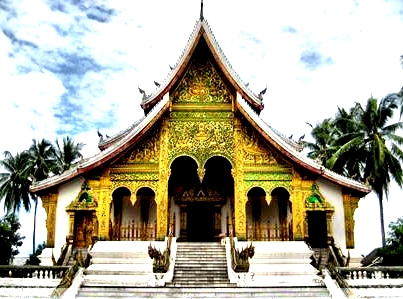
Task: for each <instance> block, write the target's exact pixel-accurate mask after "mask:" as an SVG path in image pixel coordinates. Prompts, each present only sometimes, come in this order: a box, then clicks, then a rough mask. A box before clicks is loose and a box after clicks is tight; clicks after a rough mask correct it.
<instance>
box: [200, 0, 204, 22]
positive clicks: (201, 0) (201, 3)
mask: <svg viewBox="0 0 403 299" xmlns="http://www.w3.org/2000/svg"><path fill="white" fill-rule="evenodd" d="M203 20H204V16H203V0H200V21H203Z"/></svg>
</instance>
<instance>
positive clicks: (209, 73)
mask: <svg viewBox="0 0 403 299" xmlns="http://www.w3.org/2000/svg"><path fill="white" fill-rule="evenodd" d="M232 99H233V96H232V95H231V92H230V91H229V89H228V88H227V86H226V85H225V84H224V82H223V81H222V79H221V77H220V76H219V74H218V73H217V71H216V70H215V67H214V65H213V63H212V62H211V60H209V59H208V60H207V61H203V62H202V61H197V60H193V61H192V62H191V63H190V67H189V69H188V70H187V72H186V74H185V76H184V77H183V79H182V81H181V82H180V83H179V85H178V87H177V89H176V90H175V91H174V92H173V94H172V102H173V103H192V102H193V103H194V102H199V103H231V102H232Z"/></svg>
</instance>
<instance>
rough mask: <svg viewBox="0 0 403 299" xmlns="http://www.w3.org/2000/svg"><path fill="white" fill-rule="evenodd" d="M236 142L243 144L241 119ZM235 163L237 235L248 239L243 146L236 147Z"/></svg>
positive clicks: (235, 136)
mask: <svg viewBox="0 0 403 299" xmlns="http://www.w3.org/2000/svg"><path fill="white" fill-rule="evenodd" d="M234 139H235V144H242V141H243V139H242V125H241V122H240V120H239V119H235V131H234ZM234 156H235V158H234V159H235V163H234V168H233V171H231V173H232V175H233V177H234V192H235V196H234V209H235V235H236V236H237V237H238V238H240V239H246V202H247V200H248V198H247V196H246V192H245V181H244V179H243V173H244V169H243V165H244V164H243V150H242V147H240V146H236V147H235V148H234Z"/></svg>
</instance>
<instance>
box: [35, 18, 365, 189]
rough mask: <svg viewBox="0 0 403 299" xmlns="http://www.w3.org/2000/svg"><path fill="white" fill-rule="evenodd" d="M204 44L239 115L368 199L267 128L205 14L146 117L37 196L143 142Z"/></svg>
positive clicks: (304, 164)
mask: <svg viewBox="0 0 403 299" xmlns="http://www.w3.org/2000/svg"><path fill="white" fill-rule="evenodd" d="M201 41H204V42H205V43H206V44H207V47H208V50H209V51H210V53H211V55H212V57H214V60H215V62H216V65H217V66H218V68H219V69H220V71H221V73H222V74H223V75H224V76H225V79H226V80H227V82H228V83H229V84H230V85H231V86H232V87H233V89H234V90H235V91H236V94H237V96H236V99H235V100H234V107H235V109H236V110H237V111H239V112H240V113H241V114H242V115H243V116H244V117H245V118H246V119H247V120H248V121H249V122H250V123H251V124H252V125H253V126H254V127H255V128H256V129H257V131H258V132H259V133H260V134H261V136H262V137H263V138H265V139H266V140H267V142H268V143H270V144H271V145H272V146H273V147H274V148H275V149H277V150H278V151H279V152H281V153H282V154H283V155H284V156H286V157H287V158H288V160H289V161H291V162H293V163H294V164H296V165H298V167H299V168H301V169H305V170H306V171H308V172H309V173H311V174H314V175H317V176H318V177H322V178H323V179H325V180H328V181H331V182H333V183H335V184H337V185H339V186H341V187H343V188H347V189H349V190H350V191H351V192H355V193H358V195H362V196H364V195H365V194H367V193H369V192H370V191H371V190H370V188H369V187H367V186H365V185H363V184H361V183H359V182H356V181H354V180H351V179H349V178H346V177H344V176H341V175H339V174H336V173H334V172H332V171H330V170H328V169H326V168H324V167H323V166H322V165H320V164H318V163H317V162H315V161H313V160H312V159H309V158H307V157H305V156H304V155H303V154H302V153H301V146H300V145H299V144H298V143H297V142H295V141H293V140H291V139H289V138H287V137H285V136H284V135H282V134H280V133H279V132H277V131H275V130H274V129H273V128H272V127H271V126H269V125H267V124H266V123H265V122H264V121H263V120H262V119H261V118H260V117H259V114H260V112H261V111H262V110H263V108H264V105H263V97H262V96H263V94H262V93H260V94H258V95H256V94H255V93H253V92H252V91H251V90H250V89H249V88H248V86H247V84H245V83H244V82H243V81H242V80H241V79H240V77H239V76H238V74H237V73H236V72H235V71H234V70H233V68H232V66H231V64H230V63H229V62H228V60H227V58H226V56H225V55H224V52H223V51H222V49H221V48H220V46H219V45H218V43H217V41H216V39H215V37H214V34H213V33H212V30H211V28H210V26H209V25H208V23H207V21H206V20H205V19H204V17H203V14H202V13H201V15H200V18H199V20H198V21H197V22H196V24H195V27H194V29H193V32H192V34H191V36H190V38H189V40H188V42H187V45H186V47H185V49H184V51H183V52H182V55H181V56H180V58H179V59H178V61H177V63H176V64H175V66H174V67H172V69H171V72H170V73H169V74H168V77H167V78H166V80H165V81H164V82H162V83H161V84H160V85H159V87H158V88H157V89H156V91H155V92H154V93H153V94H151V95H146V94H145V93H144V94H143V100H142V103H141V108H142V109H143V110H144V114H145V115H144V117H143V118H141V119H140V120H138V121H137V122H135V123H134V124H133V125H132V126H130V127H129V128H127V129H125V130H123V131H121V132H119V133H118V134H116V135H114V136H112V137H109V138H107V139H105V140H101V141H100V143H99V144H98V147H99V149H100V150H101V151H100V152H99V153H98V154H97V155H95V156H94V157H92V158H89V159H86V160H83V161H80V162H79V163H77V165H75V167H74V168H73V169H71V170H68V171H66V172H64V173H63V174H61V175H58V176H54V177H51V178H49V179H46V180H44V181H41V182H38V183H36V184H35V185H34V186H33V187H32V191H33V192H41V191H44V190H46V189H48V188H51V187H55V186H58V185H60V184H63V183H65V182H67V181H69V180H72V179H74V178H76V177H78V176H81V175H84V174H85V173H88V172H89V171H91V170H93V169H95V168H97V167H100V166H102V165H104V164H105V163H108V162H110V161H112V160H113V159H115V158H116V157H118V156H119V155H121V154H122V153H124V152H125V151H126V150H128V149H129V148H130V147H131V146H133V145H134V144H136V143H137V142H139V141H140V140H141V138H142V136H144V134H145V133H146V132H147V131H148V130H149V129H150V128H151V127H152V126H153V125H154V124H155V123H156V122H157V121H158V120H159V119H160V117H161V116H162V115H163V114H164V113H165V112H166V111H167V110H168V109H169V106H170V97H169V93H170V91H172V90H173V88H174V86H175V84H176V83H177V82H178V80H180V79H181V78H182V76H183V75H184V73H185V71H186V69H187V67H188V65H189V63H190V61H191V59H192V55H193V53H194V52H195V49H196V48H197V46H198V45H199V43H200V42H201Z"/></svg>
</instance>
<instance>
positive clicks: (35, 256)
mask: <svg viewBox="0 0 403 299" xmlns="http://www.w3.org/2000/svg"><path fill="white" fill-rule="evenodd" d="M45 248H46V243H45V242H43V243H42V244H39V245H38V247H37V248H36V250H35V252H33V253H32V254H30V255H29V258H28V259H27V260H26V261H25V265H36V266H37V265H39V264H40V263H41V260H40V259H39V256H40V255H41V254H42V251H43V250H44V249H45Z"/></svg>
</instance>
